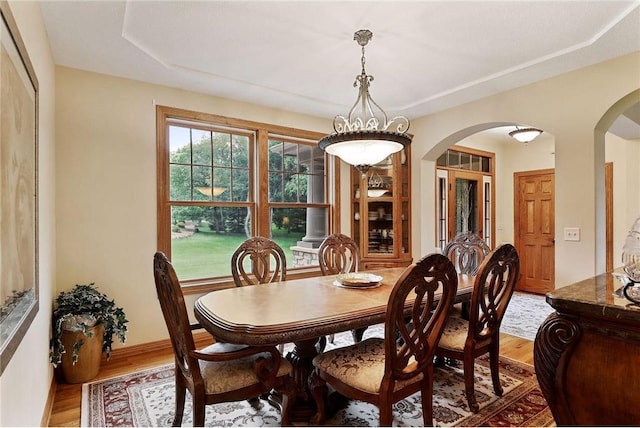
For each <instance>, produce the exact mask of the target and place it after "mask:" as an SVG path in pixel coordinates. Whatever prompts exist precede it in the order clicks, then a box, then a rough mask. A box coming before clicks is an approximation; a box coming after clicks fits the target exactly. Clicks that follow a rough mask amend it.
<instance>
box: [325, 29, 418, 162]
mask: <svg viewBox="0 0 640 428" xmlns="http://www.w3.org/2000/svg"><path fill="white" fill-rule="evenodd" d="M372 37H373V33H372V32H371V31H369V30H359V31H356V33H355V34H354V36H353V39H354V40H355V41H357V42H358V44H359V45H360V46H361V47H362V58H361V63H362V70H361V72H360V74H359V75H358V76H356V81H355V82H354V84H353V86H357V87H358V98H357V99H356V102H355V103H354V104H353V107H351V110H350V111H349V114H348V115H347V116H346V117H345V116H342V115H338V116H336V117H335V118H334V119H333V129H334V131H335V132H334V133H333V134H330V135H327V136H325V137H323V138H322V139H321V140H320V141H319V142H318V146H319V147H320V149H321V150H324V151H326V152H327V153H329V154H331V155H334V156H338V157H339V158H340V159H342V160H343V161H345V162H347V163H348V164H350V165H353V166H355V167H356V168H357V169H358V170H359V171H360V172H362V174H366V172H367V171H368V170H369V168H370V167H371V165H375V164H377V163H379V162H382V161H383V160H384V159H386V158H387V157H389V155H391V154H393V153H396V152H399V151H400V150H402V149H403V148H404V147H406V146H408V145H409V144H411V137H410V136H409V135H407V131H408V130H409V119H408V118H406V117H405V116H396V117H393V118H392V119H390V120H389V119H388V118H387V114H386V113H385V112H384V110H383V109H382V108H381V107H380V106H379V105H378V104H377V103H376V102H375V101H374V100H373V99H372V98H371V95H370V94H369V85H370V83H371V81H372V80H373V76H371V75H368V74H367V73H366V71H365V67H364V66H365V56H364V48H365V46H366V45H367V43H368V42H369V40H371V38H372Z"/></svg>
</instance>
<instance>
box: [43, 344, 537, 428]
mask: <svg viewBox="0 0 640 428" xmlns="http://www.w3.org/2000/svg"><path fill="white" fill-rule="evenodd" d="M198 346H201V343H198ZM500 354H501V355H503V356H505V357H508V358H511V359H514V360H518V361H522V362H524V363H527V364H531V365H533V342H532V341H530V340H526V339H521V338H519V337H515V336H510V335H508V334H501V335H500ZM172 361H173V353H172V351H171V348H170V347H168V346H166V347H162V348H160V349H158V348H157V347H152V350H151V351H148V352H140V353H133V354H132V353H126V354H125V353H121V354H119V353H118V352H114V353H113V354H112V356H111V359H110V360H109V361H103V364H102V367H101V369H100V373H99V374H98V376H97V377H96V378H95V379H94V380H100V379H108V378H111V377H115V376H120V375H123V374H126V373H130V372H134V371H137V370H141V369H144V368H148V367H154V366H158V365H161V364H168V363H170V362H172ZM81 398H82V385H81V384H77V385H70V384H65V383H61V382H60V383H58V385H57V387H56V393H55V398H54V401H53V407H52V411H51V417H50V418H49V425H48V426H56V427H79V426H80V401H81Z"/></svg>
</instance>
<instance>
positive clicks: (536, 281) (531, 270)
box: [514, 170, 555, 294]
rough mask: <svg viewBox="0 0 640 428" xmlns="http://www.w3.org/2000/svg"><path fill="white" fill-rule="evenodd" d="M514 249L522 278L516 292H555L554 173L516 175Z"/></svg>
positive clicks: (545, 171)
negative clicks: (518, 258)
mask: <svg viewBox="0 0 640 428" xmlns="http://www.w3.org/2000/svg"><path fill="white" fill-rule="evenodd" d="M514 179H515V180H514V181H515V182H514V190H515V195H514V202H515V210H514V213H515V228H514V231H515V246H516V248H517V249H518V254H519V255H520V272H521V277H520V281H519V283H518V286H517V288H516V289H517V290H521V291H527V292H530V293H538V294H545V293H547V292H549V291H553V290H554V289H555V284H554V280H555V248H554V245H555V203H554V201H555V190H554V188H555V185H554V182H555V173H554V171H553V170H541V171H528V172H520V173H515V174H514Z"/></svg>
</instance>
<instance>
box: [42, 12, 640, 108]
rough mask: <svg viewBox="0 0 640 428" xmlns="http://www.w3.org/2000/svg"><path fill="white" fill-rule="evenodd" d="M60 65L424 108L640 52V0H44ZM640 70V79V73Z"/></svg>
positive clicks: (273, 95)
mask: <svg viewBox="0 0 640 428" xmlns="http://www.w3.org/2000/svg"><path fill="white" fill-rule="evenodd" d="M40 5H41V9H42V13H43V16H44V21H45V26H46V29H47V32H48V35H49V39H50V42H51V49H52V52H53V57H54V60H55V62H56V64H58V65H62V66H66V67H72V68H78V69H82V70H88V71H94V72H98V73H104V74H109V75H114V76H120V77H126V78H130V79H136V80H141V81H145V82H150V83H154V84H160V85H166V86H171V87H177V88H183V89H187V90H191V91H196V92H200V93H205V94H211V95H215V96H221V97H226V98H232V99H236V100H241V101H247V102H251V103H255V104H260V105H265V106H269V107H273V108H278V109H285V110H291V111H297V112H301V113H305V114H311V115H316V116H320V117H326V118H332V117H333V116H334V115H336V114H346V113H347V112H348V110H349V108H350V107H351V105H352V104H353V102H354V101H355V99H356V89H354V88H353V86H352V85H353V82H354V78H355V76H356V75H357V74H359V72H360V55H361V52H360V47H359V46H358V45H357V44H356V42H354V41H353V33H354V32H355V31H356V30H359V29H363V28H366V29H370V30H371V31H372V32H373V33H374V36H373V40H372V41H371V42H370V43H369V45H368V46H367V47H366V69H367V72H368V73H369V74H372V75H373V76H374V77H375V80H374V81H373V83H372V85H371V94H372V96H373V98H374V100H375V101H376V102H377V103H378V104H380V105H381V106H382V107H383V108H384V109H385V110H386V111H387V113H390V114H404V115H406V116H409V117H410V118H416V117H419V116H422V115H425V114H429V113H433V112H436V111H440V110H443V109H446V108H449V107H453V106H456V105H459V104H463V103H466V102H469V101H473V100H475V99H479V98H482V97H485V96H488V95H492V94H495V93H499V92H502V91H506V90H509V89H512V88H514V87H518V86H522V85H526V84H529V83H532V82H536V81H539V80H542V79H545V78H548V77H551V76H554V75H557V74H560V73H564V72H568V71H571V70H574V69H578V68H581V67H585V66H588V65H591V64H595V63H598V62H602V61H606V60H608V59H611V58H614V57H618V56H621V55H625V54H628V53H631V52H635V51H640V2H639V1H507V2H504V1H470V2H465V1H410V2H401V1H376V2H363V1H341V2H336V1H334V2H331V1H278V2H276V1H42V2H41V3H40ZM639 80H640V79H639Z"/></svg>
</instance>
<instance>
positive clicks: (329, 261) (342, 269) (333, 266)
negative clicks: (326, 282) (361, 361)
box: [318, 233, 366, 343]
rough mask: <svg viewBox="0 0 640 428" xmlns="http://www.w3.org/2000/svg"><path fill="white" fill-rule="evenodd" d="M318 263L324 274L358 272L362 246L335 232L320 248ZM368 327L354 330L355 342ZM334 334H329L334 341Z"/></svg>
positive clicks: (331, 340)
mask: <svg viewBox="0 0 640 428" xmlns="http://www.w3.org/2000/svg"><path fill="white" fill-rule="evenodd" d="M318 264H319V265H320V271H321V272H322V274H323V275H337V274H340V273H348V272H358V269H359V268H360V248H359V247H358V244H357V243H356V241H354V240H353V239H352V238H351V237H349V236H347V235H343V234H341V233H334V234H332V235H329V236H327V237H326V238H325V239H324V241H322V244H320V247H319V248H318ZM365 330H366V328H362V329H358V330H352V331H351V335H352V336H353V341H354V342H359V341H360V340H362V335H363V334H364V331H365ZM333 338H334V335H333V334H331V335H329V342H331V343H333Z"/></svg>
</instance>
